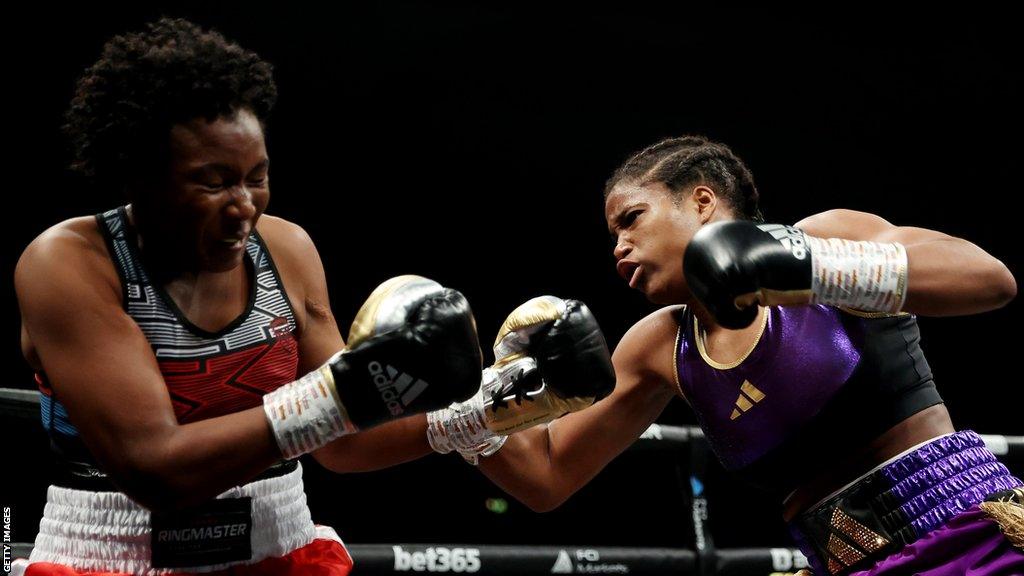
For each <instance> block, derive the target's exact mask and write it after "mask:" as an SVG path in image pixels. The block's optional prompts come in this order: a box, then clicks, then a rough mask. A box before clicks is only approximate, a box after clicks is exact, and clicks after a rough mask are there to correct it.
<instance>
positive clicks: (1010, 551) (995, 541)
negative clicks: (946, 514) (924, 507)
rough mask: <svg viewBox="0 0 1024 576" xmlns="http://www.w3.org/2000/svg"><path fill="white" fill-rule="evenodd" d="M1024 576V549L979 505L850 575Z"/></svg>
mask: <svg viewBox="0 0 1024 576" xmlns="http://www.w3.org/2000/svg"><path fill="white" fill-rule="evenodd" d="M897 574H899V575H901V576H903V575H909V574H917V575H920V576H951V575H954V574H955V575H958V576H996V575H999V576H1003V575H1006V576H1010V575H1016V576H1021V575H1022V574H1024V552H1021V551H1020V550H1019V549H1017V548H1014V547H1013V546H1012V545H1011V544H1010V542H1009V541H1008V540H1007V539H1006V537H1005V536H1003V533H1002V531H1000V529H999V525H998V524H996V523H995V521H993V520H992V519H990V518H989V517H988V515H987V514H985V512H984V511H983V510H981V509H980V508H978V507H977V506H974V507H972V508H969V509H967V510H965V511H964V512H961V513H960V514H957V515H956V516H955V517H953V518H952V519H950V520H949V521H948V522H946V524H945V525H943V526H941V527H940V528H937V529H935V530H932V531H931V532H929V533H928V534H926V535H925V536H924V537H922V538H921V539H919V540H917V541H916V542H914V543H912V544H908V545H906V546H904V547H903V549H902V550H900V551H899V552H896V553H895V554H892V555H890V556H889V557H887V558H884V559H882V560H880V561H878V563H876V564H875V565H874V566H872V567H871V568H870V569H868V570H863V571H860V572H854V573H853V574H851V575H850V576H883V575H884V576H895V575H897Z"/></svg>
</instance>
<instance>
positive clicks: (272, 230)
mask: <svg viewBox="0 0 1024 576" xmlns="http://www.w3.org/2000/svg"><path fill="white" fill-rule="evenodd" d="M256 229H257V230H258V231H259V233H260V236H262V237H263V240H264V241H266V242H267V245H268V246H270V248H271V249H272V250H276V251H285V252H288V253H293V252H294V253H301V252H303V251H310V250H312V251H313V252H316V247H315V246H314V245H313V239H312V238H310V237H309V234H308V233H307V232H306V230H305V229H303V228H302V226H299V225H298V224H296V223H294V222H291V221H289V220H285V219H284V218H278V217H277V216H271V215H269V214H264V215H262V216H260V221H259V224H257V227H256Z"/></svg>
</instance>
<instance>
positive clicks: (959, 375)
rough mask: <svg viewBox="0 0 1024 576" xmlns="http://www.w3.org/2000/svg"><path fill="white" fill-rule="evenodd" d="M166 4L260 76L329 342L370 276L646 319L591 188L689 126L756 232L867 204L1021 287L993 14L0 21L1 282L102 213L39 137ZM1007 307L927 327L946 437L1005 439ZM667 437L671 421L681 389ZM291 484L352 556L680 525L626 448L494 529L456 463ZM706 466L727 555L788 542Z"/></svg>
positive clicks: (1004, 54)
mask: <svg viewBox="0 0 1024 576" xmlns="http://www.w3.org/2000/svg"><path fill="white" fill-rule="evenodd" d="M847 10H849V8H847ZM161 14H166V15H173V16H185V17H189V18H191V19H193V20H194V21H196V22H198V23H200V24H202V25H204V26H212V27H214V28H217V29H218V30H220V31H221V32H223V33H224V34H225V35H226V36H227V37H228V38H230V39H233V40H236V41H238V42H239V43H241V44H242V45H243V46H245V47H247V48H249V49H252V50H255V51H256V52H258V53H259V54H261V55H262V56H263V57H264V58H265V59H267V60H269V61H270V62H272V63H273V64H274V66H275V77H276V79H277V82H278V87H279V90H280V99H279V104H278V107H277V109H276V111H275V113H274V116H273V117H272V119H271V121H270V124H269V129H268V145H269V147H270V155H271V158H272V160H273V170H272V173H273V187H272V192H273V194H272V200H271V206H270V209H269V212H270V213H272V214H275V215H278V216H282V217H284V218H287V219H289V220H293V221H296V222H298V223H299V224H301V225H302V226H304V227H305V228H306V230H307V231H308V232H309V233H310V235H311V236H312V237H313V239H314V241H315V242H316V243H317V245H318V247H319V250H320V254H321V257H322V259H323V262H324V267H325V270H326V273H327V277H328V283H329V286H330V290H331V300H332V304H333V308H334V313H335V316H336V317H337V319H338V322H339V325H341V326H347V325H348V323H349V322H350V321H351V319H352V317H353V315H354V313H355V311H356V310H357V309H358V307H359V305H360V304H361V303H362V301H363V299H364V298H365V296H366V295H367V294H368V293H369V292H370V290H372V288H373V287H374V286H376V285H377V284H378V283H379V282H381V281H382V280H384V279H386V278H388V277H390V276H393V275H396V274H402V273H417V274H421V275H425V276H429V277H432V278H434V279H437V280H439V281H440V282H442V283H443V284H446V285H449V286H452V287H456V288H458V289H460V290H461V291H462V292H463V293H465V294H466V296H467V297H468V298H469V300H470V302H471V303H472V304H473V308H474V311H475V312H476V315H477V320H478V324H479V326H480V329H481V332H482V334H483V336H484V340H485V343H486V342H488V341H489V339H490V336H489V335H490V334H493V332H494V331H495V330H496V329H497V327H498V325H499V324H500V322H501V320H502V319H503V318H504V317H505V315H506V314H507V312H508V311H510V310H511V309H512V308H514V307H515V306H516V305H518V304H519V303H520V302H522V301H523V300H525V299H527V298H529V297H532V296H536V295H539V294H543V293H551V294H555V295H560V296H564V297H574V298H579V299H581V300H583V301H585V302H587V303H588V304H590V306H591V308H592V309H593V310H594V312H595V314H596V315H597V316H598V319H599V320H600V321H601V323H602V325H603V327H604V329H605V332H606V335H607V336H608V339H609V343H610V344H614V343H615V342H617V341H618V339H619V338H620V337H621V335H622V333H623V332H624V331H625V330H626V329H627V328H628V327H629V326H631V325H632V324H633V323H634V322H636V321H637V320H639V319H640V318H641V317H642V316H643V315H645V314H646V313H648V312H649V311H650V310H652V309H653V308H652V307H651V306H650V305H648V304H647V303H645V302H644V300H643V298H642V296H641V295H639V294H637V293H633V292H631V291H630V290H628V288H627V287H626V286H625V285H624V284H623V282H622V281H621V280H619V279H618V277H617V276H616V275H615V271H614V267H613V265H614V262H613V260H612V257H611V242H610V240H609V238H608V234H607V231H606V229H605V224H604V219H603V203H602V201H601V191H602V185H603V182H604V181H605V179H606V178H607V177H608V176H609V175H610V174H611V172H612V171H613V170H614V169H615V167H616V166H617V165H618V164H619V163H620V162H621V161H622V160H623V159H624V158H625V157H626V156H627V155H628V154H629V153H631V152H633V151H635V150H637V149H639V148H641V147H643V146H645V145H647V144H650V143H652V142H654V141H655V140H657V139H660V138H662V137H665V136H671V135H679V134H684V133H701V134H705V135H707V136H709V137H711V138H713V139H716V140H721V141H724V142H726V143H728V144H729V145H731V146H732V147H733V149H734V150H735V151H736V152H737V153H738V154H739V155H740V156H741V157H742V158H744V159H745V160H746V162H747V163H748V165H749V166H750V168H751V169H752V170H753V172H754V175H755V177H756V179H757V182H758V186H759V188H760V189H761V192H762V195H763V209H764V211H765V213H766V216H767V219H768V220H769V221H774V222H794V221H796V220H799V219H800V218H802V217H804V216H806V215H809V214H812V213H815V212H819V211H822V210H825V209H829V208H852V209H858V210H865V211H870V212H874V213H877V214H879V215H881V216H883V217H885V218H886V219H888V220H890V221H892V222H894V223H897V224H901V225H911V226H921V227H926V228H933V229H938V230H941V231H943V232H946V233H949V234H952V235H956V236H961V237H964V238H967V239H969V240H971V241H973V242H975V243H977V244H978V245H980V246H981V247H983V248H984V249H986V250H988V251H989V252H990V253H991V254H993V255H994V256H996V257H998V258H1000V259H1001V260H1003V261H1004V262H1005V263H1006V264H1007V265H1008V266H1009V267H1010V269H1011V271H1013V273H1014V274H1015V276H1016V275H1019V272H1020V270H1021V264H1022V258H1021V255H1020V248H1021V242H1020V240H1019V237H1020V230H1019V217H1018V210H1017V206H1018V205H1019V202H1018V196H1019V194H1020V178H1019V175H1018V174H1019V170H1020V159H1019V157H1020V152H1021V145H1020V143H1019V139H1018V135H1019V133H1020V129H1021V127H1022V126H1021V124H1022V123H1021V112H1020V108H1019V107H1020V102H1021V101H1022V98H1021V96H1022V94H1021V89H1020V75H1021V68H1022V67H1021V58H1020V53H1021V52H1020V42H1019V31H1018V30H1017V27H1016V24H1015V22H1016V21H1015V20H1014V19H1012V18H1010V17H1009V16H1008V14H1003V13H972V14H963V13H956V12H949V13H943V14H937V13H932V14H928V15H917V16H906V17H897V16H894V15H892V14H887V13H881V12H874V11H869V10H865V11H863V12H858V11H852V10H851V11H848V12H842V11H840V12H837V13H832V14H826V13H825V12H823V11H818V12H816V11H812V12H810V13H806V12H804V13H795V12H794V13H790V14H785V13H780V12H778V11H775V12H770V13H767V12H766V13H749V12H741V11H739V10H738V9H737V10H735V11H724V10H723V11H721V12H715V13H711V12H706V11H704V10H695V9H693V8H691V7H688V6H685V5H681V4H671V5H670V4H637V3H629V4H628V5H627V4H623V5H619V6H611V7H604V8H596V7H594V6H583V5H581V6H578V7H560V8H554V9H553V8H551V7H540V6H529V5H523V4H520V3H509V4H508V5H505V6H483V5H473V4H452V3H443V4H442V3H438V4H435V5H429V4H425V3H424V4H413V3H395V4H371V5H364V6H362V7H358V8H352V7H344V8H340V9H336V10H334V11H328V10H327V9H325V8H322V7H315V5H313V4H310V5H309V6H306V7H305V8H303V7H287V8H286V7H277V8H266V7H258V6H254V5H222V6H219V7H216V8H204V9H188V8H182V7H167V8H164V9H159V8H134V9H131V10H129V11H115V10H113V9H108V8H86V7H81V6H76V7H66V8H55V7H53V6H51V5H49V4H48V3H47V4H45V5H43V4H40V5H38V6H36V7H22V8H19V9H18V11H15V12H13V13H8V15H7V16H6V17H5V20H6V28H7V29H8V30H7V33H6V34H5V35H4V38H3V42H4V46H5V47H4V53H5V54H6V56H5V58H4V62H5V65H4V71H3V75H4V90H3V92H4V100H5V106H4V109H5V111H6V113H5V115H4V127H5V132H4V135H5V136H6V138H5V139H6V140H7V146H5V150H6V151H5V153H4V156H5V160H6V169H5V171H4V176H5V178H4V180H5V182H4V189H5V190H6V194H5V198H6V199H7V201H8V206H9V208H8V212H7V218H6V222H7V226H8V232H9V233H10V234H9V237H8V240H7V241H6V242H5V249H4V250H3V251H2V258H3V261H2V270H3V271H4V273H5V274H6V275H7V278H11V277H12V275H13V270H14V265H15V263H16V261H17V258H18V255H19V254H20V253H21V250H22V249H23V248H24V247H25V246H26V245H27V244H28V242H30V241H31V239H32V238H33V237H34V236H36V235H37V234H39V233H40V232H41V231H42V230H44V229H45V228H46V227H47V226H49V225H52V224H53V223H55V222H57V221H59V220H62V219H64V218H67V217H71V216H77V215H83V214H90V213H95V212H99V211H102V210H104V209H107V208H109V207H112V206H114V205H116V204H117V203H118V202H119V201H120V199H119V198H118V197H117V196H116V195H115V194H108V195H102V194H95V193H85V192H84V191H83V190H84V188H83V187H82V186H81V185H80V183H78V182H77V181H76V180H75V179H74V178H72V177H71V176H69V175H68V173H67V172H66V171H65V169H64V166H65V165H66V163H67V160H68V155H67V153H66V149H65V144H64V142H63V140H62V139H61V137H60V134H59V129H58V127H59V125H60V122H61V114H62V112H63V110H64V107H65V106H66V105H67V102H68V100H69V98H70V96H71V92H72V89H73V85H74V81H75V79H76V77H77V75H78V74H79V73H80V72H81V70H82V69H83V68H84V67H85V66H87V65H88V64H90V63H91V62H93V61H94V60H95V59H96V57H97V56H98V54H99V50H100V48H101V46H102V44H103V42H104V41H105V40H106V39H107V38H108V37H110V36H111V35H113V34H115V33H119V32H123V31H126V30H130V29H136V28H138V27H139V26H140V25H141V23H143V22H145V21H147V20H150V19H153V18H155V17H158V16H160V15H161ZM949 266H951V267H955V266H957V262H955V261H951V262H949ZM12 284H13V283H12V282H9V281H8V282H5V283H3V285H2V286H3V289H4V293H3V297H2V300H0V302H2V306H3V313H4V314H5V319H6V320H5V322H4V323H3V324H2V326H6V330H4V331H3V334H4V336H3V340H2V347H0V349H2V351H3V358H4V360H5V361H6V363H7V365H8V366H9V367H10V368H9V377H8V380H7V381H6V382H4V383H3V385H4V386H9V387H25V388H28V387H31V386H32V382H31V374H30V372H29V371H28V369H27V368H26V367H25V365H24V362H23V361H22V360H21V358H20V355H19V352H18V350H19V347H18V311H17V303H16V301H15V298H14V292H13V286H12ZM1020 310H1021V305H1020V303H1019V302H1014V303H1011V304H1010V305H1009V306H1008V307H1007V308H1005V309H1003V310H999V311H996V312H991V313H987V314H982V315H978V316H972V317H963V318H944V319H932V318H922V319H921V321H920V323H921V327H922V332H923V334H924V343H923V346H924V348H925V352H926V354H927V355H928V358H929V360H930V362H931V365H932V368H933V371H934V373H935V378H936V382H937V383H938V386H939V390H940V392H941V393H942V395H943V397H944V398H945V399H946V401H947V404H948V406H949V409H950V412H951V413H952V415H953V418H954V422H955V423H956V424H957V425H958V427H964V428H974V429H976V430H978V431H980V432H988V433H1003V434H1024V419H1022V418H1021V414H1020V408H1019V406H1020V403H1019V399H1020V386H1021V382H1020V377H1019V375H1018V368H1017V367H1018V365H1019V361H1018V357H1019V351H1018V348H1019V344H1020V341H1021V339H1020V337H1019V336H1018V332H1017V330H1018V328H1019V325H1020V322H1019V321H1020V314H1021V312H1020ZM659 421H660V422H664V423H671V424H688V423H692V422H693V419H692V416H691V415H690V414H689V413H688V411H687V409H686V407H685V406H684V405H683V404H682V403H681V402H678V401H677V402H674V403H673V405H672V406H670V407H669V409H668V410H666V412H665V413H664V415H663V416H662V418H661V419H660V420H659ZM4 434H5V444H6V445H7V446H8V460H7V469H8V470H7V473H8V474H10V476H9V477H11V478H17V479H18V480H19V483H18V484H15V488H14V489H13V493H14V496H13V499H14V501H15V518H14V521H15V530H16V532H15V533H16V539H20V540H31V538H32V536H33V534H34V532H35V526H34V521H35V517H38V516H37V515H38V513H39V511H38V507H39V505H38V502H39V501H40V499H41V498H42V495H43V489H42V487H41V484H40V482H39V481H40V477H41V476H45V466H46V465H45V461H46V455H45V453H42V452H38V451H36V452H31V453H27V452H26V451H25V448H26V447H27V446H30V447H32V448H33V449H34V448H35V447H36V446H37V445H38V443H37V442H35V440H37V439H36V438H35V437H33V441H32V442H27V441H24V439H25V438H26V436H25V435H24V433H23V432H22V431H19V430H16V429H15V428H14V427H13V426H12V425H11V423H8V425H7V426H6V428H5V433H4ZM16 447H17V448H20V449H21V451H20V452H18V451H17V450H16ZM306 469H307V480H308V482H309V499H310V502H311V505H312V507H313V510H314V517H315V519H317V520H319V521H321V522H326V523H330V524H332V525H334V526H335V527H336V528H338V531H339V532H340V533H341V534H342V536H343V537H344V538H346V539H347V540H348V541H352V542H389V541H422V542H444V541H463V542H477V543H483V542H493V543H501V542H508V543H545V542H546V543H556V544H570V543H578V544H592V545H597V544H613V545H615V544H624V545H683V544H685V543H686V538H687V536H686V529H685V524H686V522H687V518H686V515H687V513H686V512H685V511H684V509H683V506H684V503H683V501H682V496H681V495H680V494H679V491H678V489H677V485H676V482H677V479H676V477H675V471H674V468H673V465H672V463H671V461H670V459H668V458H667V457H664V456H660V457H658V456H651V455H646V454H642V455H639V454H627V455H626V456H624V457H623V458H621V459H620V460H619V461H617V462H615V463H613V464H612V465H611V466H610V467H609V468H608V470H607V471H606V472H605V473H603V474H602V475H601V476H599V478H598V479H597V480H595V481H594V482H593V483H592V484H591V485H590V486H588V487H586V488H584V489H583V490H582V491H581V492H580V493H579V494H578V495H577V496H576V497H574V498H573V499H572V500H570V502H569V503H567V504H566V505H565V506H564V507H563V508H561V509H560V510H558V511H556V512H554V513H550V514H547V515H543V516H541V515H535V514H533V513H531V512H529V511H527V510H526V509H525V508H524V507H522V506H521V505H518V504H517V503H515V502H514V501H511V499H509V500H510V508H509V511H508V512H507V513H505V514H501V515H498V514H493V513H491V512H487V511H486V510H485V509H484V504H483V503H484V500H485V499H486V498H489V497H498V498H500V497H504V496H503V494H502V493H501V491H500V490H498V489H497V488H495V487H493V486H492V485H490V484H489V483H488V482H487V481H486V480H484V479H483V478H482V476H481V475H480V474H479V473H478V472H477V471H476V470H474V469H472V468H471V467H469V466H466V465H464V464H462V463H461V462H460V461H458V459H457V458H453V457H448V458H442V457H437V456H433V457H429V458H426V459H424V460H422V461H420V462H416V463H413V464H409V465H405V466H402V467H398V468H395V469H392V470H388V471H384V472H380V473H374V474H365V475H352V476H334V475H330V474H328V473H326V472H323V471H322V470H320V469H318V468H317V466H316V464H313V463H309V464H308V465H307V467H306ZM798 469H799V463H796V462H795V463H794V471H796V470H798ZM712 476H713V478H712V481H713V482H712V483H711V484H710V485H709V493H710V495H711V498H712V514H713V515H714V516H715V517H716V518H717V519H716V520H715V521H714V522H713V528H714V530H715V534H716V537H717V539H718V541H719V543H720V544H725V545H767V544H782V543H783V542H785V540H784V536H783V535H782V531H781V529H780V522H779V521H778V520H777V519H776V516H777V510H776V507H775V505H774V504H773V503H770V502H765V501H764V500H763V499H761V498H759V495H758V494H757V493H754V492H750V491H748V490H743V489H741V488H740V487H739V485H736V484H734V483H732V481H731V480H730V479H728V478H725V477H722V476H723V475H722V473H721V472H720V471H717V470H713V471H712ZM7 486H10V484H7ZM3 490H4V492H5V494H4V501H5V506H6V505H7V504H6V502H8V501H9V500H8V498H9V497H10V496H9V494H8V493H7V490H8V488H7V487H5V488H4V489H3ZM666 526H667V528H666Z"/></svg>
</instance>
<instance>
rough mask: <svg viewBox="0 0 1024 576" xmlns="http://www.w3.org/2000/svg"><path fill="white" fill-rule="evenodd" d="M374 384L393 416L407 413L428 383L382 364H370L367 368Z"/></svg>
mask: <svg viewBox="0 0 1024 576" xmlns="http://www.w3.org/2000/svg"><path fill="white" fill-rule="evenodd" d="M367 369H368V370H369V371H370V376H372V377H373V384H374V385H375V386H376V387H377V390H378V391H379V392H380V398H381V400H383V401H384V403H385V404H387V405H388V410H390V411H391V414H392V415H393V416H399V415H401V414H404V413H405V409H406V408H407V407H408V406H409V404H411V403H412V401H413V400H415V399H416V398H417V397H418V396H419V395H420V394H422V393H423V391H424V390H426V389H427V383H426V382H425V381H423V380H420V379H419V378H416V377H414V376H410V375H409V374H406V373H405V372H400V371H398V370H397V369H395V368H394V367H393V366H382V365H381V363H380V362H377V361H374V362H370V364H369V365H368V366H367Z"/></svg>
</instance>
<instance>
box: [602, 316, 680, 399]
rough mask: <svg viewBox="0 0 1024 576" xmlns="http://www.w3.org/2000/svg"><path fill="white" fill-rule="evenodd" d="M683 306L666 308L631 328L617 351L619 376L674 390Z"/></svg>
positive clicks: (615, 356) (616, 367)
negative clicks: (651, 382)
mask: <svg viewBox="0 0 1024 576" xmlns="http://www.w3.org/2000/svg"><path fill="white" fill-rule="evenodd" d="M682 309H683V307H682V306H667V307H665V308H661V309H659V310H656V311H655V312H652V313H651V314H649V315H647V316H646V317H645V318H643V319H642V320H640V321H639V322H637V323H636V324H634V325H633V327H632V328H630V329H629V330H628V331H627V332H626V333H625V334H624V335H623V336H622V340H621V341H619V345H618V346H616V347H615V353H614V354H613V355H612V361H613V362H614V364H615V369H616V372H619V371H622V372H623V373H628V374H632V375H634V376H635V377H636V378H638V379H640V380H643V381H657V382H658V383H660V384H663V385H664V386H665V387H667V388H671V389H672V390H673V391H674V390H675V375H674V372H675V363H674V358H675V356H674V350H675V343H676V335H677V334H678V331H679V323H678V321H677V317H678V314H679V312H680V311H681V310H682Z"/></svg>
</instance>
